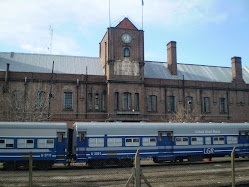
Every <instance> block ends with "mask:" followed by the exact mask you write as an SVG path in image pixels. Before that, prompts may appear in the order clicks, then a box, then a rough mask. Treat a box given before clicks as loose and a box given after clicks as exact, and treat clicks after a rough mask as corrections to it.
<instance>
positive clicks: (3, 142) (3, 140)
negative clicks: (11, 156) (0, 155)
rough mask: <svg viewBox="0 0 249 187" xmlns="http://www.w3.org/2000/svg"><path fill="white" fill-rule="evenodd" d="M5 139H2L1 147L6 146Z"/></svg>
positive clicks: (0, 141) (0, 140)
mask: <svg viewBox="0 0 249 187" xmlns="http://www.w3.org/2000/svg"><path fill="white" fill-rule="evenodd" d="M5 147H6V145H5V139H0V148H5Z"/></svg>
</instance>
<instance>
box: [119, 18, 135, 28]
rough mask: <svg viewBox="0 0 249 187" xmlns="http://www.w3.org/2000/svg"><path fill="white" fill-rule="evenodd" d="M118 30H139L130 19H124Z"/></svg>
mask: <svg viewBox="0 0 249 187" xmlns="http://www.w3.org/2000/svg"><path fill="white" fill-rule="evenodd" d="M116 28H122V29H132V30H138V29H137V28H136V27H135V25H134V24H133V23H132V22H131V21H130V20H129V19H128V18H124V19H123V20H122V21H121V22H120V23H119V24H118V25H117V26H116Z"/></svg>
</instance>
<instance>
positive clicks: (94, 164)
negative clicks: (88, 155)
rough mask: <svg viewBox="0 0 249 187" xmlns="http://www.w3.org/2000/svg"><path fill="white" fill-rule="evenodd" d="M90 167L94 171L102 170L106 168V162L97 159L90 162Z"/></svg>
mask: <svg viewBox="0 0 249 187" xmlns="http://www.w3.org/2000/svg"><path fill="white" fill-rule="evenodd" d="M88 164H89V166H90V167H91V168H93V169H100V168H102V167H103V166H104V162H103V161H102V160H99V159H96V160H90V161H89V162H88Z"/></svg>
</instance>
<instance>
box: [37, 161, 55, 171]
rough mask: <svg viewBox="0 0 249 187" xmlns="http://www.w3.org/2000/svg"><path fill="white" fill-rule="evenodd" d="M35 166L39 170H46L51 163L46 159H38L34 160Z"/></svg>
mask: <svg viewBox="0 0 249 187" xmlns="http://www.w3.org/2000/svg"><path fill="white" fill-rule="evenodd" d="M35 166H36V168H38V169H39V170H48V169H49V168H51V166H52V165H51V164H50V162H48V161H38V162H36V164H35Z"/></svg>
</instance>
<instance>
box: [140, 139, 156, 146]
mask: <svg viewBox="0 0 249 187" xmlns="http://www.w3.org/2000/svg"><path fill="white" fill-rule="evenodd" d="M143 146H156V138H143Z"/></svg>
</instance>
